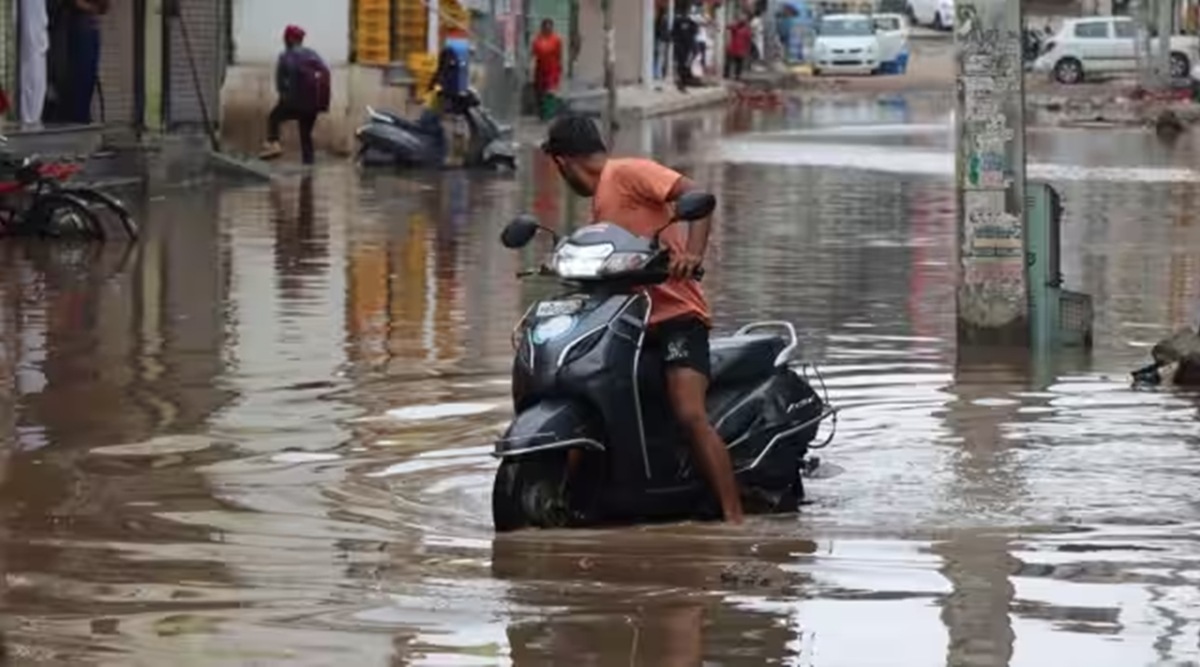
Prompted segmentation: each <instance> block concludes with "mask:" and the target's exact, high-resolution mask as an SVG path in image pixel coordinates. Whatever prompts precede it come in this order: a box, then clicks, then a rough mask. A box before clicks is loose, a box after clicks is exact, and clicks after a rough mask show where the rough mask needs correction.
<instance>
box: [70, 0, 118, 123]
mask: <svg viewBox="0 0 1200 667" xmlns="http://www.w3.org/2000/svg"><path fill="white" fill-rule="evenodd" d="M65 10H66V19H67V21H68V26H67V32H68V35H69V40H70V42H69V46H68V47H67V49H68V51H69V52H70V72H71V74H70V77H71V80H70V90H68V91H67V100H68V102H67V105H66V107H67V108H66V112H67V113H66V117H65V118H64V120H65V121H66V122H68V123H77V124H80V125H90V124H91V123H92V97H93V95H95V92H96V83H97V82H98V81H99V80H100V17H101V16H103V15H105V14H107V13H108V0H68V4H67V5H66V7H65Z"/></svg>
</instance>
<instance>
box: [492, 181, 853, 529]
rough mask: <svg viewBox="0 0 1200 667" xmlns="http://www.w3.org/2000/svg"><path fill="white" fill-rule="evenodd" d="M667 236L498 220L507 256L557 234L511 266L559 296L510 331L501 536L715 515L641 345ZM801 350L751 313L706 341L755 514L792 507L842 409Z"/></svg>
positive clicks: (711, 396)
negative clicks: (801, 361)
mask: <svg viewBox="0 0 1200 667" xmlns="http://www.w3.org/2000/svg"><path fill="white" fill-rule="evenodd" d="M715 206H716V198H715V197H713V196H712V195H711V194H707V193H700V192H694V193H688V194H685V195H683V196H682V197H680V199H679V200H678V201H677V202H676V207H675V210H676V221H675V223H672V224H676V223H688V222H691V221H695V220H701V219H703V218H706V217H707V216H708V215H709V214H711V213H712V211H713V209H714V208H715ZM663 229H666V227H664V228H663ZM663 229H660V230H659V232H658V233H656V234H655V236H654V237H653V238H650V239H647V238H643V237H640V236H636V235H634V234H632V233H630V232H628V231H626V230H625V229H623V228H621V227H619V226H617V225H613V224H608V223H604V222H600V223H596V224H591V225H588V226H585V227H582V228H580V229H578V230H576V231H575V232H574V233H572V234H571V235H570V236H569V237H567V238H565V239H561V240H560V239H558V237H557V235H556V234H554V232H553V231H551V230H547V229H545V228H543V227H541V226H540V225H539V224H538V223H537V221H536V220H535V219H533V218H531V217H528V216H521V217H518V218H516V219H515V220H513V221H512V222H511V223H509V224H508V225H507V226H506V227H505V229H504V232H503V234H502V235H501V241H502V243H503V244H504V245H505V246H506V247H508V248H510V249H518V248H523V247H525V246H527V245H528V244H529V243H530V241H532V240H533V238H534V237H535V236H536V235H537V234H538V233H539V232H540V231H546V232H548V233H549V234H551V235H552V236H554V238H555V249H554V251H553V252H552V253H551V254H550V256H549V258H548V260H547V261H546V262H545V263H544V264H543V265H542V266H541V267H540V268H538V269H535V270H533V271H525V272H522V273H521V274H518V275H519V276H521V277H527V276H549V277H553V278H557V279H559V280H561V281H563V282H564V283H565V284H566V286H567V287H568V293H567V294H565V295H562V296H558V297H555V298H552V299H545V300H540V301H537V302H535V303H534V304H533V305H532V306H530V307H529V309H528V310H527V311H526V313H525V315H524V316H523V317H522V318H521V319H520V321H519V322H518V323H517V326H516V327H515V329H514V331H513V347H514V351H515V355H516V359H515V361H514V363H513V371H512V373H513V382H512V386H513V404H514V409H515V413H516V416H515V418H514V419H513V421H512V423H511V424H510V425H509V427H508V429H507V431H506V432H505V434H504V436H503V437H501V438H500V439H499V440H497V441H496V442H495V449H494V453H493V455H494V456H495V457H497V458H499V459H500V467H499V469H498V470H497V471H496V479H495V484H494V487H493V490H492V519H493V523H494V525H495V528H496V530H497V531H501V532H503V531H510V530H516V529H520V528H526V527H538V528H556V527H568V526H582V525H595V524H598V523H608V522H614V521H642V520H662V519H686V518H715V517H717V516H719V511H718V508H717V506H716V503H715V498H714V497H713V495H712V493H711V491H710V489H709V486H708V484H707V482H706V481H705V479H704V478H703V477H702V475H701V474H700V472H699V470H697V468H696V466H694V465H693V461H692V454H691V447H689V445H688V443H687V442H686V441H685V440H684V438H683V437H682V433H681V430H680V428H679V427H678V426H677V425H676V424H675V422H674V420H673V419H672V418H671V416H670V415H671V409H670V406H669V405H668V403H667V400H666V397H665V392H664V375H663V365H662V360H661V359H660V358H659V356H658V354H656V353H655V352H654V351H653V350H651V349H648V348H646V347H645V346H644V343H645V337H646V329H647V320H648V316H649V313H650V297H649V296H648V295H647V294H646V291H645V290H644V289H643V288H644V287H645V286H648V285H653V284H657V283H661V282H663V281H665V280H666V279H667V277H668V271H667V267H668V264H669V256H668V251H667V250H666V249H665V248H663V247H661V246H660V244H659V241H658V235H659V234H660V233H661V232H662V231H663ZM701 277H702V271H700V272H698V274H697V276H696V279H700V278H701ZM798 349H799V340H798V337H797V335H796V329H795V327H794V326H793V325H792V324H791V323H788V322H755V323H752V324H747V325H746V326H744V327H742V328H741V329H739V330H738V331H737V332H736V333H735V334H734V335H732V336H729V337H725V338H714V339H712V341H711V354H712V381H711V387H710V388H709V393H708V400H707V403H708V412H709V416H710V419H711V420H712V422H713V426H714V427H715V428H716V430H717V432H718V433H719V434H720V435H721V437H722V439H723V440H724V441H725V442H726V443H727V447H728V449H729V453H730V455H731V457H732V460H733V464H734V470H735V473H736V475H737V478H738V482H739V486H740V488H741V492H742V496H743V502H744V504H745V506H746V509H747V511H750V512H758V513H764V512H793V511H796V510H797V509H798V507H799V505H800V503H801V502H802V501H803V499H804V484H803V476H804V474H806V473H807V472H809V471H811V470H812V469H814V468H815V467H816V463H817V461H816V459H815V457H811V456H810V452H811V450H814V449H819V448H821V447H824V446H827V445H828V444H829V442H830V441H831V440H832V438H833V433H834V430H835V429H832V428H831V429H829V433H828V435H827V437H826V438H825V440H824V441H823V442H822V443H821V444H819V445H814V444H813V442H814V440H816V438H817V436H818V432H819V430H820V427H821V424H822V423H823V422H825V421H826V420H828V419H830V418H833V422H834V424H835V425H836V410H835V409H834V408H833V407H832V406H830V405H829V401H828V395H827V393H824V392H823V394H822V395H818V393H817V391H816V390H815V389H814V387H813V385H812V384H811V383H810V382H809V377H810V376H812V377H814V378H816V379H818V380H819V378H820V375H819V373H817V372H816V369H815V367H812V366H806V365H801V366H798V367H797V366H795V365H794V364H793V356H794V355H795V354H796V352H797V350H798ZM820 386H821V388H822V389H824V384H823V383H820Z"/></svg>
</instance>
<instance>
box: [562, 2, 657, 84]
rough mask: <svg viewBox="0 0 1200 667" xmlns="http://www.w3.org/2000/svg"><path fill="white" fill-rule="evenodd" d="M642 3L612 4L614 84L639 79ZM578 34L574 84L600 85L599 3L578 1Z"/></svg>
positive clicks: (601, 24) (601, 39) (601, 41)
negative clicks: (614, 57)
mask: <svg viewBox="0 0 1200 667" xmlns="http://www.w3.org/2000/svg"><path fill="white" fill-rule="evenodd" d="M643 4H644V3H643V1H642V0H612V6H613V10H612V12H613V31H614V33H615V36H614V41H615V43H616V52H617V83H618V84H628V83H638V82H639V81H640V80H641V76H642V50H643V49H642V22H643V21H644V20H645V18H646V17H645V9H644V7H643ZM579 34H580V36H581V38H582V40H581V41H582V43H581V44H580V48H579V59H578V60H577V61H576V62H575V83H576V85H579V86H585V87H590V86H600V85H603V84H604V18H603V16H601V14H600V0H580V1H579Z"/></svg>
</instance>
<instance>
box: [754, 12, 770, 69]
mask: <svg viewBox="0 0 1200 667" xmlns="http://www.w3.org/2000/svg"><path fill="white" fill-rule="evenodd" d="M750 35H751V43H752V44H753V46H754V50H753V51H752V52H751V53H750V61H751V62H755V63H757V62H761V61H762V60H764V59H765V58H766V57H767V51H766V48H765V47H766V36H765V34H764V33H763V20H762V13H760V12H755V13H754V15H753V16H752V17H751V18H750Z"/></svg>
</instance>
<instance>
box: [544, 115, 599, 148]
mask: <svg viewBox="0 0 1200 667" xmlns="http://www.w3.org/2000/svg"><path fill="white" fill-rule="evenodd" d="M542 150H543V151H545V152H546V153H547V154H548V155H555V156H558V157H584V156H587V155H595V154H597V153H606V152H608V148H607V147H606V146H605V145H604V138H603V137H601V136H600V128H598V127H596V124H595V123H593V122H592V119H590V118H588V117H587V116H580V115H578V114H569V115H566V116H561V117H559V118H558V119H556V120H555V121H554V123H553V124H551V125H550V129H549V130H548V131H547V132H546V141H544V142H542Z"/></svg>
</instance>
